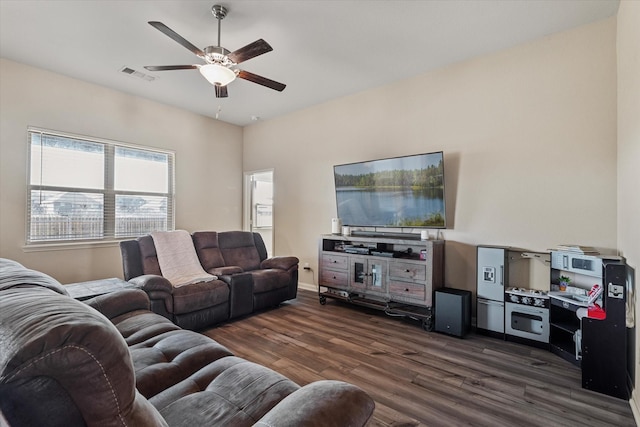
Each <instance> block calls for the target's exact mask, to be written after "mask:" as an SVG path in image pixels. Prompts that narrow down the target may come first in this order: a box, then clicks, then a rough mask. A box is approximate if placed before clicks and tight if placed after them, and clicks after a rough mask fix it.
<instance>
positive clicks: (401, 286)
mask: <svg viewBox="0 0 640 427" xmlns="http://www.w3.org/2000/svg"><path fill="white" fill-rule="evenodd" d="M389 293H390V294H391V296H392V297H393V296H398V297H404V298H411V299H415V300H418V301H424V300H425V296H426V295H425V294H426V292H425V286H424V285H419V284H417V283H407V282H394V281H390V282H389Z"/></svg>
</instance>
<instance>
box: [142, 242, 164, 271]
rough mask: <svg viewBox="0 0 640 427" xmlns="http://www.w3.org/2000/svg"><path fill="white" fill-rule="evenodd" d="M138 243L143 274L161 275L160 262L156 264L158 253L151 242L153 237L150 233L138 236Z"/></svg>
mask: <svg viewBox="0 0 640 427" xmlns="http://www.w3.org/2000/svg"><path fill="white" fill-rule="evenodd" d="M137 240H138V245H139V246H140V257H141V260H142V272H143V273H144V274H155V275H156V276H162V272H161V271H160V264H158V254H157V253H156V247H155V245H154V244H153V238H152V237H151V236H150V235H146V236H142V237H139V238H138V239H137Z"/></svg>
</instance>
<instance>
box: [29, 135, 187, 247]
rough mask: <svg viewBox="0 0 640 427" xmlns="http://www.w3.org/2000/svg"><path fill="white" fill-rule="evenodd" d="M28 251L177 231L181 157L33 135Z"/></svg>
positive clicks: (75, 137)
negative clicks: (177, 180) (58, 244)
mask: <svg viewBox="0 0 640 427" xmlns="http://www.w3.org/2000/svg"><path fill="white" fill-rule="evenodd" d="M28 136H29V144H28V145H29V183H28V186H27V191H28V195H27V201H28V202H27V238H26V241H27V244H30V243H43V242H70V241H87V240H112V239H121V238H130V237H137V236H141V235H144V234H148V233H150V232H151V231H156V230H162V231H166V230H173V227H174V209H173V207H174V188H175V186H174V153H173V152H170V151H162V150H157V149H152V148H148V147H142V146H136V145H131V144H125V143H120V142H115V141H109V140H104V139H99V138H90V137H83V136H78V135H72V134H66V133H63V132H54V131H47V130H41V129H36V128H31V127H30V128H29V129H28Z"/></svg>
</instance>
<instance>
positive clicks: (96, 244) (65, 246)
mask: <svg viewBox="0 0 640 427" xmlns="http://www.w3.org/2000/svg"><path fill="white" fill-rule="evenodd" d="M119 244H120V240H100V241H88V242H56V243H33V244H29V245H24V246H23V247H22V251H23V252H47V251H69V250H75V249H96V248H106V247H112V246H118V245H119Z"/></svg>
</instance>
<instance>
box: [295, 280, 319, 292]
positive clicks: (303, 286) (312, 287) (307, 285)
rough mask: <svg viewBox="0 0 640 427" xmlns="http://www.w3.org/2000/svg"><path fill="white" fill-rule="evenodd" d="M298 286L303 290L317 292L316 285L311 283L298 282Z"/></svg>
mask: <svg viewBox="0 0 640 427" xmlns="http://www.w3.org/2000/svg"><path fill="white" fill-rule="evenodd" d="M298 288H299V289H304V290H305V291H313V292H318V287H317V286H316V285H314V284H313V283H304V282H298Z"/></svg>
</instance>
